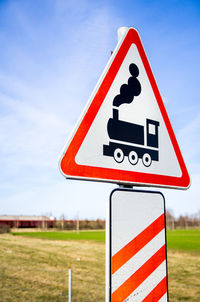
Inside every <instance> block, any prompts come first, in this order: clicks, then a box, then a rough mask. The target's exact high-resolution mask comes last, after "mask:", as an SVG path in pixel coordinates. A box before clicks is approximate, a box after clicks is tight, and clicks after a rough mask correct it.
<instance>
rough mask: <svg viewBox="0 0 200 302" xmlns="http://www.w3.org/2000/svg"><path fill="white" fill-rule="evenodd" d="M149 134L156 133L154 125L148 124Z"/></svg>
mask: <svg viewBox="0 0 200 302" xmlns="http://www.w3.org/2000/svg"><path fill="white" fill-rule="evenodd" d="M148 126H149V134H152V135H155V134H156V125H153V124H149V125H148Z"/></svg>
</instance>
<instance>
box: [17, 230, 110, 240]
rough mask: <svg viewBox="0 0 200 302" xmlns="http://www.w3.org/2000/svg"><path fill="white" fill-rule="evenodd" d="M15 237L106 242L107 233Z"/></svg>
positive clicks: (39, 233)
mask: <svg viewBox="0 0 200 302" xmlns="http://www.w3.org/2000/svg"><path fill="white" fill-rule="evenodd" d="M12 234H13V235H14V236H28V237H34V238H40V239H50V240H94V241H100V242H104V241H105V231H80V232H76V231H71V232H66V231H62V232H56V231H55V232H54V231H53V232H51V231H48V232H13V233H12Z"/></svg>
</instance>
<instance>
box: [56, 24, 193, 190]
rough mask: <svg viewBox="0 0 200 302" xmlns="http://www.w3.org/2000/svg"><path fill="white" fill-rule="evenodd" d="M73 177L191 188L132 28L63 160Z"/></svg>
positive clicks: (100, 81) (122, 40)
mask: <svg viewBox="0 0 200 302" xmlns="http://www.w3.org/2000/svg"><path fill="white" fill-rule="evenodd" d="M60 168H61V172H62V173H63V174H64V175H65V176H66V177H68V178H77V179H88V180H99V181H108V182H115V183H123V184H130V185H147V186H160V187H173V188H184V189H185V188H188V187H189V185H190V178H189V175H188V172H187V169H186V166H185V164H184V161H183V158H182V155H181V152H180V149H179V146H178V143H177V141H176V138H175V135H174V132H173V129H172V127H171V124H170V121H169V118H168V115H167V112H166V110H165V107H164V104H163V101H162V99H161V96H160V93H159V90H158V87H157V85H156V82H155V79H154V76H153V73H152V71H151V68H150V65H149V63H148V60H147V57H146V54H145V51H144V49H143V46H142V43H141V40H140V37H139V35H138V33H137V31H136V30H135V29H133V28H130V29H129V30H127V33H126V34H125V35H124V37H123V38H122V39H121V40H120V41H119V43H118V45H117V47H116V49H115V51H114V53H113V55H112V57H111V59H110V61H109V62H108V64H107V66H106V68H105V70H104V72H103V74H102V76H101V78H100V80H99V82H98V84H97V86H96V88H95V89H94V91H93V93H92V95H91V98H90V100H89V102H88V104H87V108H86V109H85V111H84V113H83V116H82V118H81V119H80V122H79V123H78V125H77V127H76V129H75V131H74V133H73V135H72V137H71V138H70V140H69V141H68V143H67V145H66V147H65V149H64V151H63V154H62V156H61V160H60Z"/></svg>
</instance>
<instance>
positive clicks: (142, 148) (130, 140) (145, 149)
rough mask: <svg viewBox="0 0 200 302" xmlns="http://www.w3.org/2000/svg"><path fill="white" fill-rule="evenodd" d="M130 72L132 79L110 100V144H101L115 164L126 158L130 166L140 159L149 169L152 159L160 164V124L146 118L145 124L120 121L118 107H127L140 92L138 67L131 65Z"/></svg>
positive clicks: (108, 126) (108, 129) (105, 153)
mask: <svg viewBox="0 0 200 302" xmlns="http://www.w3.org/2000/svg"><path fill="white" fill-rule="evenodd" d="M129 71H130V74H131V77H130V78H129V79H128V84H123V85H122V86H121V87H120V94H118V95H117V96H115V98H114V100H113V117H112V118H110V119H109V120H108V124H107V132H108V136H109V138H110V142H109V145H103V155H105V156H111V157H114V159H115V161H116V162H118V163H121V162H123V160H124V158H125V156H127V157H128V160H129V162H130V163H131V164H132V165H136V164H137V163H138V160H139V158H141V159H142V162H143V164H144V166H146V167H149V166H150V165H151V163H152V160H154V161H159V151H158V147H159V142H158V126H159V122H158V121H155V120H152V119H149V118H147V119H146V124H145V125H138V124H133V123H130V122H127V121H122V120H120V119H119V106H120V105H121V104H124V103H127V104H130V103H131V102H132V101H133V99H134V97H135V96H138V95H139V94H140V93H141V85H140V82H139V80H138V79H137V77H138V75H139V69H138V67H137V65H135V64H133V63H132V64H130V66H129Z"/></svg>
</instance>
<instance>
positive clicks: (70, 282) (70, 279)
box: [68, 268, 72, 302]
mask: <svg viewBox="0 0 200 302" xmlns="http://www.w3.org/2000/svg"><path fill="white" fill-rule="evenodd" d="M68 302H72V269H71V268H70V269H69V270H68Z"/></svg>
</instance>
